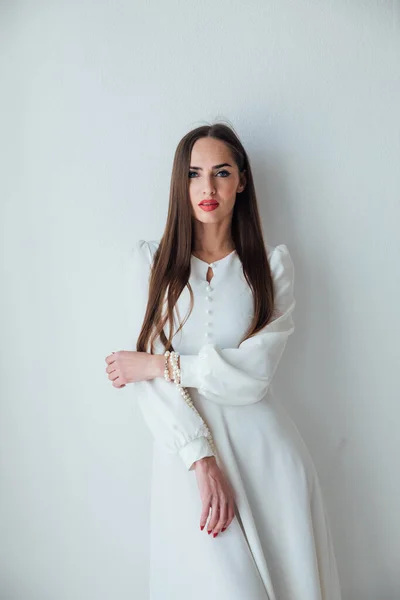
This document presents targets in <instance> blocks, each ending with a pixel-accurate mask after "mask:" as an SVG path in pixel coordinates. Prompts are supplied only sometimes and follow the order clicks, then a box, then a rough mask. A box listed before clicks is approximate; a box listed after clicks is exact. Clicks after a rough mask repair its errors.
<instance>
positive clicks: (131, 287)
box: [126, 240, 214, 471]
mask: <svg viewBox="0 0 400 600" xmlns="http://www.w3.org/2000/svg"><path fill="white" fill-rule="evenodd" d="M150 244H151V242H150V243H149V242H147V241H145V240H139V242H137V243H136V245H135V246H134V248H133V250H132V254H131V257H130V259H129V260H128V285H127V287H128V292H127V294H126V299H127V306H126V310H127V315H128V322H129V339H130V340H131V342H130V343H129V346H130V347H129V350H136V342H137V339H138V337H139V333H140V329H141V326H142V322H143V318H144V314H145V310H146V305H147V298H148V285H149V276H150V266H151V262H152V251H151V247H150ZM129 386H133V393H134V397H135V401H136V402H137V403H138V405H139V407H140V409H141V412H142V414H143V417H144V420H145V422H146V424H147V426H148V427H149V429H150V432H151V433H152V435H153V437H154V438H155V440H156V441H157V442H158V443H160V444H161V445H162V446H163V447H164V449H165V450H166V451H167V452H171V453H176V454H178V455H179V456H180V458H181V459H182V461H183V463H184V465H185V466H186V468H187V469H188V470H189V471H191V470H193V469H194V463H195V461H197V460H199V459H201V458H204V457H206V456H214V452H213V451H212V449H211V446H210V442H209V440H208V438H207V433H208V428H207V425H206V424H205V423H204V421H203V420H202V418H201V417H200V416H199V415H198V414H196V413H195V412H194V411H193V410H192V409H191V408H190V407H189V406H188V405H187V404H186V402H185V400H184V399H183V398H182V396H181V394H180V393H179V390H178V389H177V387H176V385H175V383H173V382H167V381H166V380H165V379H164V378H161V377H156V378H154V379H152V380H147V381H139V382H135V383H133V384H129Z"/></svg>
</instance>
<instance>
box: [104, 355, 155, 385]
mask: <svg viewBox="0 0 400 600" xmlns="http://www.w3.org/2000/svg"><path fill="white" fill-rule="evenodd" d="M106 363H107V367H106V373H108V379H109V380H110V381H112V384H113V386H114V387H116V388H121V387H125V385H126V384H127V383H135V382H137V381H146V380H148V379H154V377H159V376H163V372H164V357H163V355H162V354H160V355H158V354H149V353H148V352H135V351H133V350H120V351H119V352H113V353H112V354H110V355H109V356H107V357H106Z"/></svg>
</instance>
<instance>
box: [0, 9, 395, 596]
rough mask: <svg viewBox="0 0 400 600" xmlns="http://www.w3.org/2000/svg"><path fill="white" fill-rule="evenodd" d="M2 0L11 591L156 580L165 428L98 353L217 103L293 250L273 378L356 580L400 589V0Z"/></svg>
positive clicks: (80, 591)
mask: <svg viewBox="0 0 400 600" xmlns="http://www.w3.org/2000/svg"><path fill="white" fill-rule="evenodd" d="M0 10H1V15H0V16H1V42H0V44H1V48H0V50H1V51H0V61H1V79H0V85H1V99H2V106H3V110H2V114H1V131H2V133H1V153H2V154H1V170H2V174H1V178H0V186H1V188H0V190H1V215H2V219H1V221H2V249H3V260H2V265H1V269H2V291H1V306H0V308H1V311H0V312H1V341H0V344H1V350H0V364H1V377H0V386H1V387H0V392H1V421H0V445H1V446H0V452H1V488H2V489H1V494H0V497H1V500H0V502H1V506H0V508H1V513H0V515H1V516H0V519H1V523H0V525H1V545H2V554H3V556H2V557H1V561H0V564H1V567H0V569H1V573H0V579H1V586H0V597H1V600H54V599H57V600H87V599H88V598H90V599H92V598H93V599H96V600H110V598H118V600H124V599H126V600H128V599H129V600H130V599H132V598H135V599H137V600H147V597H148V596H147V591H146V590H147V587H146V586H147V571H146V569H147V553H148V534H147V527H148V516H149V515H148V502H149V498H150V489H149V479H148V474H149V469H150V464H151V462H150V461H151V451H150V450H151V445H150V436H149V433H148V432H147V430H146V429H145V425H144V422H143V421H142V420H141V415H140V414H139V412H138V410H137V408H136V406H135V398H134V397H133V394H132V388H129V387H127V388H125V389H124V390H115V389H114V388H113V387H112V386H111V384H110V383H109V382H108V380H107V378H106V375H105V370H104V369H105V363H104V357H105V356H106V355H107V354H109V353H110V352H111V351H113V350H116V349H120V340H122V338H123V336H124V333H125V332H124V326H125V323H124V318H123V313H122V312H121V310H120V308H119V304H120V302H121V294H122V292H123V269H124V264H125V263H124V261H125V260H126V257H127V256H128V254H129V252H130V249H131V247H132V245H133V244H134V242H135V240H136V239H138V238H145V239H155V238H157V237H159V236H160V235H161V233H162V231H163V226H164V223H165V219H166V211H167V202H168V192H169V177H170V171H171V166H172V158H173V153H174V150H175V147H176V144H177V143H178V141H179V139H180V138H181V137H182V135H184V133H186V132H187V131H188V130H189V129H191V128H192V127H195V126H197V125H199V124H203V123H205V122H208V121H215V120H216V119H218V118H222V119H225V120H229V121H230V122H231V123H232V124H233V125H234V127H235V128H236V129H237V131H238V133H239V135H240V136H241V138H242V141H243V143H244V145H245V147H246V148H247V150H248V153H249V155H250V158H251V162H252V166H253V169H254V176H255V181H256V186H257V190H258V195H259V202H260V207H261V211H262V215H263V221H264V226H265V232H266V237H267V240H268V243H270V244H273V245H276V244H278V243H281V242H285V243H286V244H287V245H288V247H289V248H290V250H291V253H292V256H293V259H294V262H295V267H296V296H297V308H296V315H297V316H296V325H297V333H296V334H295V336H294V337H293V338H291V341H290V344H289V345H288V347H287V350H286V353H285V355H284V358H283V359H282V364H281V366H280V369H279V371H278V373H277V375H276V385H275V388H276V391H277V392H278V393H279V395H280V396H281V398H282V400H283V402H284V403H285V405H286V406H287V407H288V408H289V410H290V412H291V414H292V415H293V417H294V419H295V421H296V423H297V424H298V427H299V429H300V431H301V432H302V434H303V436H304V438H305V441H306V443H307V445H308V447H309V448H310V451H311V453H312V455H313V458H314V460H315V464H316V466H317V470H318V472H319V474H320V477H321V483H322V485H323V489H324V492H325V496H326V504H327V507H328V511H329V514H330V518H331V523H332V532H333V537H334V542H335V546H336V551H337V559H338V566H339V570H340V576H341V580H342V587H343V597H344V600H358V599H360V600H361V599H362V600H369V599H371V600H372V599H373V600H375V599H376V598H380V599H381V598H382V599H385V600H391V599H393V600H395V599H398V597H399V591H398V590H399V589H400V574H399V569H398V557H399V555H400V519H399V518H398V511H399V508H398V501H399V491H400V470H399V460H398V456H399V452H400V438H399V436H398V422H399V418H400V409H399V405H398V399H399V384H398V369H399V355H400V351H399V337H400V325H399V318H398V315H399V297H400V275H399V272H400V271H399V252H400V235H399V220H400V202H399V200H400V197H399V192H400V174H399V145H400V137H399V125H400V118H399V106H400V77H399V75H400V73H399V71H400V66H399V59H400V54H399V50H400V41H399V38H400V18H399V14H400V10H399V2H398V1H397V0H396V1H393V2H391V1H389V0H386V1H385V0H381V1H378V0H377V1H373V0H352V1H351V2H350V1H345V0H336V1H335V2H334V1H324V0H320V1H317V0H314V1H312V0H308V1H306V0H299V1H297V2H294V1H292V2H291V1H290V0H279V1H277V0H276V1H275V2H273V1H271V0H268V1H266V0H264V1H263V0H247V1H246V2H228V1H226V0H216V1H214V2H211V1H210V0H202V2H182V1H181V2H180V1H178V0H170V1H169V2H162V1H161V0H159V2H154V1H153V2H145V1H144V0H143V1H142V0H140V1H139V0H136V1H135V2H129V1H125V2H121V1H120V2H114V3H112V2H106V1H102V2H95V1H89V0H85V1H82V0H80V1H76V2H71V1H65V2H50V1H49V2H21V1H20V2H18V1H15V2H3V3H2V4H1V9H0ZM289 373H290V376H288V374H289Z"/></svg>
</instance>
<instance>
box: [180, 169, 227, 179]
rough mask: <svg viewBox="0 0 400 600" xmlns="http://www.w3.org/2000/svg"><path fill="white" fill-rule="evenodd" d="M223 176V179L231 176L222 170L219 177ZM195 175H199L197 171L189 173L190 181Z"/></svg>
mask: <svg viewBox="0 0 400 600" xmlns="http://www.w3.org/2000/svg"><path fill="white" fill-rule="evenodd" d="M221 174H222V176H223V177H228V176H229V175H230V172H229V171H227V170H226V169H222V171H218V173H217V175H221ZM193 175H196V176H198V173H197V172H196V171H189V179H193Z"/></svg>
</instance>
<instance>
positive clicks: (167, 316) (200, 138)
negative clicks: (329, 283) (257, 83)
mask: <svg viewBox="0 0 400 600" xmlns="http://www.w3.org/2000/svg"><path fill="white" fill-rule="evenodd" d="M129 278H130V284H129V285H130V286H131V287H130V289H131V292H130V295H129V302H130V307H129V310H130V313H131V314H132V323H131V326H130V336H131V337H130V340H131V342H130V348H131V347H133V348H134V351H133V350H123V351H120V352H115V353H112V354H111V355H109V356H107V358H106V362H107V367H106V372H107V373H108V377H109V379H110V380H111V381H112V384H113V386H114V387H117V388H120V387H124V386H125V385H126V384H128V383H133V384H134V389H135V390H136V399H137V401H138V403H139V405H140V407H141V410H142V411H143V415H144V418H145V420H146V422H147V424H148V426H149V428H150V430H151V432H152V434H153V436H154V441H155V444H154V459H153V487H152V506H151V509H152V511H151V515H152V521H151V524H152V527H151V561H150V572H151V577H150V598H151V599H152V600H183V599H185V600H186V599H190V600H200V599H201V600H203V599H204V598H207V599H208V600H217V599H218V600H339V599H340V588H339V581H338V574H337V567H336V561H335V556H334V550H333V545H332V539H331V534H330V530H329V523H328V519H327V515H326V512H325V508H324V502H323V498H322V494H321V488H320V485H319V481H318V477H317V474H316V471H315V467H314V465H313V462H312V459H311V457H310V455H309V453H308V450H307V448H306V446H305V444H304V442H303V440H302V438H301V436H300V434H299V432H298V430H297V428H296V426H295V425H294V423H293V421H292V420H291V418H290V417H289V415H288V414H287V413H286V411H285V410H284V408H283V406H282V405H281V404H280V402H279V401H278V399H277V398H276V396H275V395H274V393H273V389H272V384H271V381H272V378H273V375H274V373H275V371H276V369H277V367H278V364H279V360H280V358H281V356H282V353H283V350H284V348H285V345H286V342H287V339H288V337H289V335H290V334H291V333H293V330H294V322H293V317H292V313H293V309H294V306H295V300H294V296H293V285H294V267H293V263H292V260H291V257H290V254H289V250H288V248H287V246H286V245H285V244H280V245H278V246H276V247H270V246H268V245H265V244H264V241H263V234H262V229H261V222H260V216H259V211H258V207H257V201H256V193H255V189H254V183H253V177H252V173H251V169H250V164H249V159H248V157H247V154H246V152H245V150H244V148H243V146H242V144H241V142H240V141H239V139H238V137H237V135H236V134H235V132H234V131H233V130H232V129H231V128H229V127H228V126H226V125H225V124H220V123H217V124H214V125H212V126H201V127H198V128H196V129H194V130H192V131H190V132H189V133H188V134H187V135H185V136H184V137H183V139H182V140H181V141H180V143H179V144H178V147H177V149H176V153H175V158H174V164H173V170H172V179H171V190H170V201H169V211H168V217H167V223H166V226H165V230H164V234H163V236H162V238H161V240H160V241H145V240H140V241H139V242H138V243H137V245H136V248H135V252H134V260H133V264H132V265H131V270H130V274H129ZM166 351H171V352H172V353H173V352H176V353H177V354H172V355H171V354H169V353H168V352H166ZM165 353H166V354H165ZM180 386H181V387H180ZM185 390H186V391H187V393H185ZM188 471H192V473H190V472H188ZM199 525H200V528H199ZM205 525H207V527H206V528H205V529H204V526H205ZM206 532H208V534H207V533H206Z"/></svg>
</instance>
